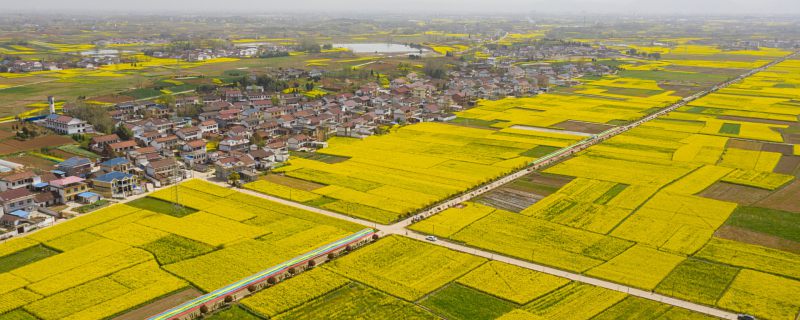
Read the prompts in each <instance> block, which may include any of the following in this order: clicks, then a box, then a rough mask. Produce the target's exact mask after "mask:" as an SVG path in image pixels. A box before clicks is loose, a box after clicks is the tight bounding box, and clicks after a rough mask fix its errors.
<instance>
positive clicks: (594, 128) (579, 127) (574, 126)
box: [553, 120, 614, 134]
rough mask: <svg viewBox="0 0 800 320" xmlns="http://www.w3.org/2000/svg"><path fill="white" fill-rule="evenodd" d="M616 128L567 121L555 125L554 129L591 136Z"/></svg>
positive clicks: (606, 125)
mask: <svg viewBox="0 0 800 320" xmlns="http://www.w3.org/2000/svg"><path fill="white" fill-rule="evenodd" d="M613 127H614V126H612V125H608V124H603V123H589V122H581V121H575V120H567V121H563V122H559V123H556V124H554V125H553V128H559V129H563V130H568V131H578V132H585V133H591V134H597V133H600V132H603V131H605V130H608V129H611V128H613Z"/></svg>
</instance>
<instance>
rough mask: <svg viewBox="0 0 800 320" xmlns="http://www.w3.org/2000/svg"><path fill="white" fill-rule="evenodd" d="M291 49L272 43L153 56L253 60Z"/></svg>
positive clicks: (165, 53)
mask: <svg viewBox="0 0 800 320" xmlns="http://www.w3.org/2000/svg"><path fill="white" fill-rule="evenodd" d="M289 51H291V48H290V47H287V46H281V45H274V44H271V43H254V44H242V45H236V46H231V47H228V48H221V49H208V48H206V49H187V50H177V51H155V52H152V54H151V55H152V56H153V57H156V58H169V59H182V60H185V61H205V60H210V59H215V58H228V57H230V58H252V57H257V56H260V55H264V54H267V55H268V54H273V55H274V54H278V53H285V54H287V55H288V53H289Z"/></svg>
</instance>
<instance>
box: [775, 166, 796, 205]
mask: <svg viewBox="0 0 800 320" xmlns="http://www.w3.org/2000/svg"><path fill="white" fill-rule="evenodd" d="M798 166H800V157H798V156H787V155H783V156H782V157H781V161H779V162H778V165H776V166H775V170H773V171H774V172H776V173H783V174H790V175H796V174H800V172H798V170H797V167H798ZM799 196H800V195H799ZM797 201H800V199H798V200H797Z"/></svg>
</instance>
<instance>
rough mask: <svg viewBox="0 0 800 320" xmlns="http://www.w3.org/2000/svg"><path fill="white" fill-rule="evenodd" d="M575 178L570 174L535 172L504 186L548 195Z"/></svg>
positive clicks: (543, 195) (539, 194) (544, 195)
mask: <svg viewBox="0 0 800 320" xmlns="http://www.w3.org/2000/svg"><path fill="white" fill-rule="evenodd" d="M572 179H575V178H573V177H569V176H562V175H555V174H546V173H539V172H534V173H531V174H529V175H526V176H523V177H522V178H519V179H517V180H514V181H513V182H510V183H507V184H506V185H505V186H503V187H504V188H510V189H514V190H518V191H522V192H527V193H530V194H534V195H538V196H541V197H546V196H548V195H551V194H553V193H555V192H556V191H558V189H561V187H563V186H564V185H565V184H567V183H569V182H570V181H572Z"/></svg>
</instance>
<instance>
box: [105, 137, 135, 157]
mask: <svg viewBox="0 0 800 320" xmlns="http://www.w3.org/2000/svg"><path fill="white" fill-rule="evenodd" d="M135 148H136V141H133V140H127V141H120V142H114V143H109V144H107V145H106V149H105V155H107V156H116V155H123V154H125V153H126V152H128V151H131V150H133V149H135Z"/></svg>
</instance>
